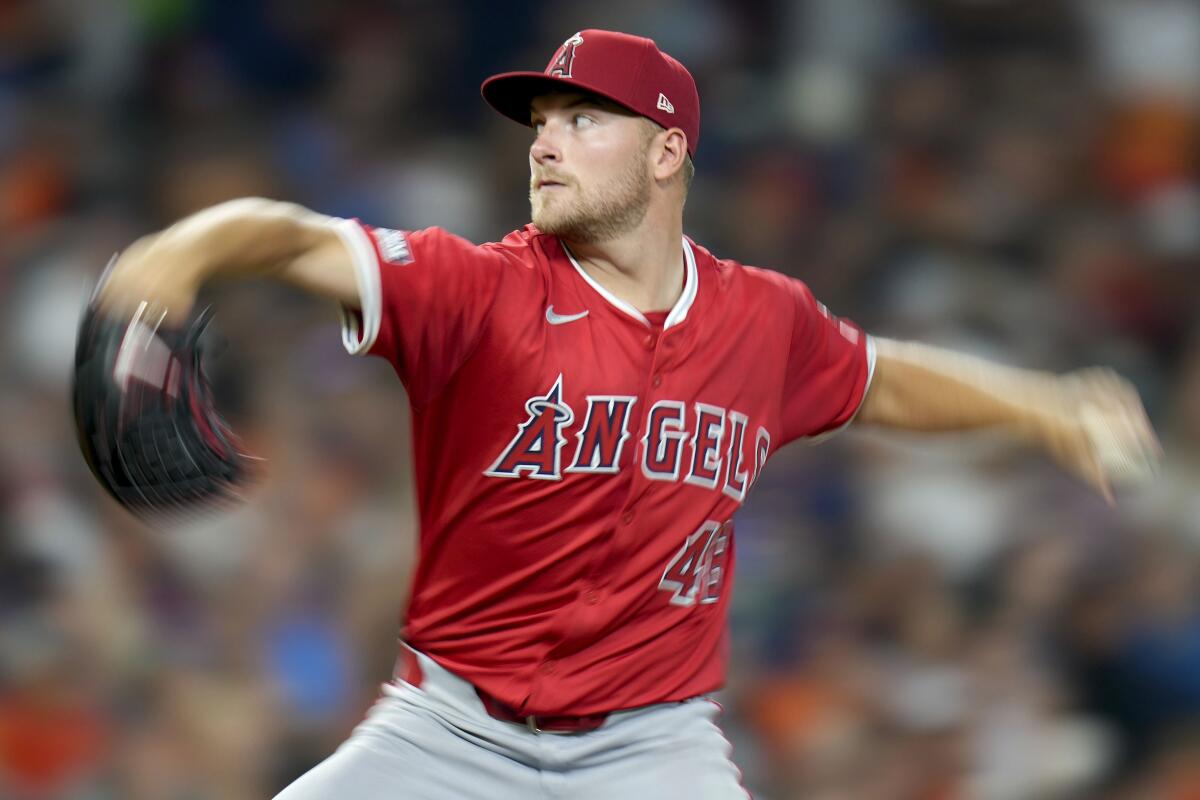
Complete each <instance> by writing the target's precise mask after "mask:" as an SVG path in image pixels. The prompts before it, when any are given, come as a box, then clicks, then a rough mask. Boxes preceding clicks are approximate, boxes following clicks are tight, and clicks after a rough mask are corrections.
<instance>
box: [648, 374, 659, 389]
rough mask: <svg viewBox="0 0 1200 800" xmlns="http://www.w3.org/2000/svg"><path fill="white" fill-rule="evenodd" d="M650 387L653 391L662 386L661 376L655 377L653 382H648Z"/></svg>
mask: <svg viewBox="0 0 1200 800" xmlns="http://www.w3.org/2000/svg"><path fill="white" fill-rule="evenodd" d="M650 385H651V386H653V387H654V388H655V389H657V388H658V387H660V386H662V375H655V376H654V380H652V381H650Z"/></svg>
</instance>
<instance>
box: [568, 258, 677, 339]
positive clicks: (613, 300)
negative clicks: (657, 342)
mask: <svg viewBox="0 0 1200 800" xmlns="http://www.w3.org/2000/svg"><path fill="white" fill-rule="evenodd" d="M558 242H559V244H560V245H561V246H562V249H563V252H564V253H566V254H567V258H569V259H570V260H571V266H573V267H575V271H576V272H578V273H579V275H580V276H581V277H582V278H583V279H584V280H585V281H587V283H588V285H589V286H591V287H592V288H593V289H595V290H596V292H597V294H599V295H600V296H601V297H603V298H604V299H605V300H607V301H608V302H609V304H610V305H612V306H613V307H614V308H616V309H617V310H618V311H621V312H622V313H624V314H627V315H628V316H631V317H633V318H634V319H636V320H637V321H639V322H641V323H642V324H643V325H646V326H647V327H649V326H650V321H649V320H648V319H646V315H645V314H643V313H642V312H641V311H638V310H637V309H636V308H634V307H633V306H632V305H630V304H629V303H626V302H625V301H624V300H622V299H621V298H619V297H617V296H616V295H615V294H613V293H612V292H610V291H609V290H608V289H605V288H604V287H603V286H601V285H600V284H599V283H597V282H596V280H595V279H594V278H592V276H591V275H588V274H587V271H586V270H584V268H583V267H582V266H580V265H579V262H578V261H576V260H575V254H574V253H572V252H571V248H569V247H567V243H566V242H564V241H563V240H562V239H559V240H558ZM683 271H684V277H683V293H682V294H680V295H679V299H678V300H676V301H675V306H674V307H673V308H672V309H671V313H669V314H667V321H666V322H664V323H663V330H664V331H665V330H667V329H668V328H670V327H671V326H672V325H678V324H679V323H681V322H683V320H684V319H685V318H686V317H687V315H688V311H689V310H691V308H692V303H694V302H695V301H696V290H697V286H698V285H699V283H700V281H699V277H698V276H697V273H696V255H695V253H693V252H692V243H691V242H689V241H688V240H687V237H686V236H685V237H683Z"/></svg>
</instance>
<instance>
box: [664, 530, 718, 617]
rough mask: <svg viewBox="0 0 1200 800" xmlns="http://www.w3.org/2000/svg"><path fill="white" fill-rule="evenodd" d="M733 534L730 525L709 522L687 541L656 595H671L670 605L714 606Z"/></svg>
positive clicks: (673, 561)
mask: <svg viewBox="0 0 1200 800" xmlns="http://www.w3.org/2000/svg"><path fill="white" fill-rule="evenodd" d="M732 530H733V525H732V523H731V522H715V521H713V520H711V519H710V520H707V521H705V523H704V524H703V525H701V526H700V527H699V528H697V529H696V532H695V533H693V534H692V535H690V536H688V537H687V540H686V541H685V542H684V543H683V547H681V548H679V552H678V553H676V554H675V557H674V558H672V559H671V563H669V564H667V568H666V570H665V571H664V572H663V576H662V580H661V581H659V582H658V589H659V591H662V592H670V593H671V597H670V601H671V603H672V604H674V605H677V606H691V605H695V604H696V603H715V602H717V600H718V599H719V598H720V593H721V579H722V578H723V577H724V575H723V573H724V571H725V560H726V559H725V555H726V552H727V551H728V549H729V534H730V533H731V532H732Z"/></svg>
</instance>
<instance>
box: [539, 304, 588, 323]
mask: <svg viewBox="0 0 1200 800" xmlns="http://www.w3.org/2000/svg"><path fill="white" fill-rule="evenodd" d="M587 315H588V312H586V311H580V312H579V313H578V314H555V313H554V306H546V322H549V323H550V324H551V325H565V324H566V323H568V322H574V321H575V320H577V319H583V318H584V317H586V316H587Z"/></svg>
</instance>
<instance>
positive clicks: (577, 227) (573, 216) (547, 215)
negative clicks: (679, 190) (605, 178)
mask: <svg viewBox="0 0 1200 800" xmlns="http://www.w3.org/2000/svg"><path fill="white" fill-rule="evenodd" d="M648 152H649V148H648V146H643V147H642V150H641V152H640V153H639V155H638V157H637V158H632V159H630V160H629V164H628V166H627V167H626V169H625V170H624V171H623V172H622V173H621V174H620V175H618V176H617V177H616V178H614V179H613V180H612V181H609V182H608V183H606V184H605V185H603V186H600V187H598V188H596V189H594V190H592V191H591V192H589V193H587V194H583V193H581V192H580V191H579V185H578V184H577V183H572V184H571V187H570V188H569V189H568V191H572V192H574V194H573V195H572V196H571V197H566V198H555V197H553V196H551V195H548V194H546V193H544V192H542V193H539V192H538V191H536V189H535V186H534V182H533V180H531V181H530V187H529V208H530V217H531V218H532V220H533V224H534V225H536V226H537V228H538V230H540V231H541V232H543V233H548V234H551V235H554V236H561V237H562V238H564V239H566V240H568V241H572V242H578V243H580V244H595V243H597V242H606V241H610V240H612V239H615V238H617V237H618V236H621V235H622V234H624V233H627V232H629V231H631V230H633V229H634V228H636V227H637V226H638V225H640V224H641V222H642V220H643V219H645V217H646V211H647V209H649V207H650V189H651V178H650V175H649V174H648V172H647V171H646V155H647V153H648ZM551 191H559V190H551Z"/></svg>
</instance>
